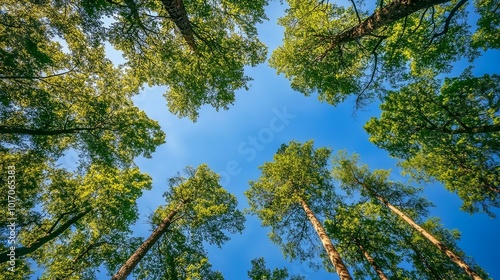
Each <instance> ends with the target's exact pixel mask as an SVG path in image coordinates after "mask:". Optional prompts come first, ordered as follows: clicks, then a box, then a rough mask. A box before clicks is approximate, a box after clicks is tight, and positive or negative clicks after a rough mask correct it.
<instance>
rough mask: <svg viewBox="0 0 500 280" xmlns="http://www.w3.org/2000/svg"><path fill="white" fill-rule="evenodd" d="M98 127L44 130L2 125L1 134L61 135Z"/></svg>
mask: <svg viewBox="0 0 500 280" xmlns="http://www.w3.org/2000/svg"><path fill="white" fill-rule="evenodd" d="M97 129H99V128H98V127H76V128H68V129H54V130H43V129H31V128H25V127H12V126H0V134H25V135H38V136H41V135H60V134H72V133H76V132H79V131H91V130H97Z"/></svg>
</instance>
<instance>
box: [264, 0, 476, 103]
mask: <svg viewBox="0 0 500 280" xmlns="http://www.w3.org/2000/svg"><path fill="white" fill-rule="evenodd" d="M287 2H288V4H289V6H290V8H289V9H288V10H287V13H286V15H285V16H284V17H283V18H281V19H280V20H279V24H280V25H282V26H283V27H284V28H285V38H284V43H283V45H282V46H280V47H279V48H278V49H277V50H276V51H274V52H273V54H272V57H271V60H270V64H271V66H272V67H274V68H276V70H277V71H278V73H283V74H284V75H285V77H287V78H289V79H290V80H291V84H292V88H293V89H295V90H298V91H299V92H301V93H303V94H305V95H310V94H312V93H314V92H317V93H318V98H319V99H320V100H321V101H326V102H328V103H330V104H333V105H336V104H338V103H340V102H342V101H344V100H345V99H346V98H347V97H348V96H350V95H356V96H357V100H356V101H357V105H358V106H359V105H363V103H365V102H366V101H368V100H370V99H371V98H373V97H374V96H375V94H376V93H378V94H382V95H383V92H384V90H383V87H382V83H386V85H390V86H391V87H397V86H399V84H400V83H401V82H403V81H405V80H407V79H409V78H410V77H415V76H417V77H418V76H421V75H422V74H423V73H425V72H426V71H428V69H432V71H434V72H437V73H442V72H448V71H450V70H451V63H452V62H454V61H457V60H458V59H460V58H464V57H465V58H469V59H472V58H474V57H475V56H476V55H477V52H476V51H474V50H473V49H472V48H471V47H470V44H469V41H470V36H471V35H470V34H469V33H470V32H469V30H468V27H467V24H466V23H465V17H466V13H465V11H464V9H463V4H464V3H463V1H460V2H458V3H457V1H425V2H424V1H420V2H422V3H428V5H427V6H425V5H424V6H422V7H421V9H420V10H418V11H415V12H413V11H412V9H414V8H413V7H412V5H413V6H416V7H419V6H418V5H420V4H418V3H413V2H412V1H407V2H398V1H390V2H389V1H388V2H389V3H388V4H386V5H385V6H381V7H378V9H377V10H375V11H373V13H372V14H371V15H370V16H368V12H367V11H363V10H361V8H362V7H363V6H364V4H365V2H364V1H351V3H353V5H351V6H349V7H344V6H340V5H338V4H335V3H332V2H328V1H316V0H309V1H298V0H290V1H287ZM414 2H419V1H414ZM442 2H448V3H444V4H440V3H442ZM354 3H357V4H354ZM380 3H384V1H381V2H380ZM405 3H407V4H405ZM405 5H406V6H405ZM384 11H385V16H383V17H382V16H380V13H381V12H384ZM370 18H376V19H377V20H378V22H376V24H375V23H372V24H365V22H366V21H367V20H369V19H370ZM372 29H373V30H372ZM351 30H356V31H357V32H350V31H351Z"/></svg>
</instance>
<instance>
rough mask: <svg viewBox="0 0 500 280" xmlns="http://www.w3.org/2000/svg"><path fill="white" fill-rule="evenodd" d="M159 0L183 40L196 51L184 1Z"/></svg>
mask: <svg viewBox="0 0 500 280" xmlns="http://www.w3.org/2000/svg"><path fill="white" fill-rule="evenodd" d="M161 2H162V3H163V6H164V7H165V9H166V10H167V12H168V15H169V16H170V18H171V19H172V21H173V22H174V24H175V25H176V26H177V28H179V30H180V32H181V34H182V37H183V38H184V41H186V43H187V44H188V46H189V48H190V49H191V50H192V51H196V50H197V48H196V42H195V41H194V32H193V28H192V26H191V23H190V22H189V17H188V14H187V11H186V8H185V7H184V2H183V1H182V0H161Z"/></svg>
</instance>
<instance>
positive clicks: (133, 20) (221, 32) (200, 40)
mask: <svg viewBox="0 0 500 280" xmlns="http://www.w3.org/2000/svg"><path fill="white" fill-rule="evenodd" d="M4 5H5V7H6V9H5V11H6V12H5V13H2V15H1V16H0V30H1V31H2V40H1V41H2V43H0V48H1V53H2V58H3V63H2V65H0V77H2V79H3V80H4V81H6V82H7V83H12V79H25V80H26V79H27V80H31V81H35V82H43V81H47V80H46V79H47V78H48V77H53V76H64V74H65V73H67V72H71V71H74V69H75V68H78V67H79V64H80V63H85V61H86V60H87V59H88V57H81V55H80V52H85V51H88V49H89V48H88V47H90V49H95V48H99V46H103V45H105V44H106V43H110V44H111V45H112V46H113V47H114V48H115V49H117V50H119V51H121V52H122V53H123V56H124V58H125V59H126V63H124V66H125V68H124V69H122V70H123V71H126V72H127V74H128V75H127V78H128V81H130V82H131V84H132V86H133V87H135V88H134V89H137V86H139V85H141V84H143V83H148V84H149V85H151V86H152V85H162V86H167V91H166V93H165V96H166V98H167V100H168V106H169V109H170V111H172V112H173V113H175V114H177V115H179V116H189V117H190V118H191V119H193V120H195V119H196V117H197V115H198V110H199V108H200V107H201V106H202V105H205V104H208V105H211V106H213V107H215V108H216V109H220V108H225V109H227V108H228V106H229V105H230V104H232V103H233V102H234V99H235V98H234V92H235V91H236V90H238V89H241V88H247V87H248V82H249V80H250V78H249V77H247V76H245V75H244V69H243V68H244V67H245V66H254V65H256V64H258V63H261V62H263V61H264V60H265V54H266V48H265V46H264V45H263V44H262V43H261V42H260V41H259V40H258V38H257V29H256V24H258V23H260V22H262V21H263V20H264V19H265V18H266V17H265V14H264V6H265V5H267V1H266V0H259V1H226V0H220V1H211V2H206V1H200V0H193V1H173V0H163V1H160V0H156V1H141V0H124V1H106V0H99V1H86V0H64V1H57V2H53V1H35V2H33V1H32V2H23V3H22V4H19V5H18V3H17V2H16V1H10V0H8V1H4ZM61 10H64V11H65V12H64V13H60V12H59V11H61ZM16 34H17V35H16ZM59 42H63V44H64V45H66V46H67V48H68V49H69V51H70V52H71V56H72V57H74V58H75V60H76V61H75V62H76V63H73V64H71V63H69V61H71V59H70V58H69V56H67V55H64V54H62V53H61V44H60V43H59ZM85 45H87V46H85ZM2 67H5V68H4V69H1V68H2ZM11 70H13V71H11ZM20 71H21V72H23V73H22V75H18V74H19V72H20ZM89 76H92V75H87V77H89ZM95 78H102V77H98V76H97V77H95ZM100 81H101V82H102V83H104V84H113V83H114V82H115V80H114V79H112V78H109V79H100ZM87 86H88V85H87ZM77 87H78V86H77V85H72V86H71V88H77ZM118 88H119V87H118Z"/></svg>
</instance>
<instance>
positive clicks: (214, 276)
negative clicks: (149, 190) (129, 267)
mask: <svg viewBox="0 0 500 280" xmlns="http://www.w3.org/2000/svg"><path fill="white" fill-rule="evenodd" d="M152 220H157V221H158V220H161V218H160V217H154V215H153V217H152ZM153 226H154V227H156V223H153ZM133 274H134V276H135V277H136V279H168V280H170V279H171V280H174V279H200V280H201V279H203V280H223V279H224V277H223V276H222V273H220V272H219V271H213V270H212V265H211V264H210V263H209V261H208V256H207V253H206V252H205V250H204V248H203V240H202V239H201V238H200V237H199V236H195V235H192V234H189V232H187V231H185V230H184V231H183V230H182V229H180V228H175V227H172V228H171V229H170V230H169V231H168V233H167V234H165V235H163V236H161V237H160V239H159V240H158V242H157V243H155V244H154V245H153V247H152V248H151V249H150V250H149V252H148V253H147V254H146V255H145V256H144V258H143V259H142V260H141V262H140V263H139V264H138V265H137V267H136V269H135V270H134V272H133Z"/></svg>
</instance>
